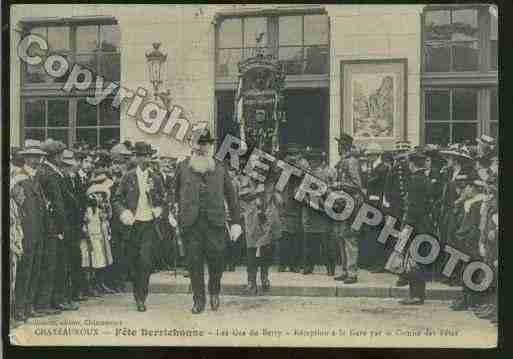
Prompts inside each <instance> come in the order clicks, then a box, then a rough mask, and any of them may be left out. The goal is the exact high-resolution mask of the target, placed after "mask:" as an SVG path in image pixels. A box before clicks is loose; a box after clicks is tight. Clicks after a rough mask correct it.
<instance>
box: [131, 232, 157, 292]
mask: <svg viewBox="0 0 513 359" xmlns="http://www.w3.org/2000/svg"><path fill="white" fill-rule="evenodd" d="M153 226H154V223H153V222H144V223H137V222H136V223H135V224H134V229H133V230H134V238H133V241H134V243H133V245H134V247H135V249H136V253H135V258H134V273H133V283H134V297H135V299H136V300H139V301H142V302H144V301H145V300H146V298H147V296H148V287H149V282H150V276H151V272H152V270H153V264H154V263H153V259H154V243H155V229H154V228H153Z"/></svg>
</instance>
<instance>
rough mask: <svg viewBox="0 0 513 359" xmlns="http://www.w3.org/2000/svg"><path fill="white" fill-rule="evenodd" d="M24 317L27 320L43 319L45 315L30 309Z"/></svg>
mask: <svg viewBox="0 0 513 359" xmlns="http://www.w3.org/2000/svg"><path fill="white" fill-rule="evenodd" d="M25 316H26V317H27V318H41V317H44V316H45V314H44V313H42V312H40V311H38V310H34V309H31V310H29V311H28V312H26V313H25Z"/></svg>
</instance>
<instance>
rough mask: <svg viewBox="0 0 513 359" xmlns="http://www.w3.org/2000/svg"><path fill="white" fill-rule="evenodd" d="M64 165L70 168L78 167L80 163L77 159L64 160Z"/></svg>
mask: <svg viewBox="0 0 513 359" xmlns="http://www.w3.org/2000/svg"><path fill="white" fill-rule="evenodd" d="M62 163H64V164H67V165H68V166H78V162H77V161H76V160H75V159H71V160H62Z"/></svg>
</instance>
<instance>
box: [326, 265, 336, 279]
mask: <svg viewBox="0 0 513 359" xmlns="http://www.w3.org/2000/svg"><path fill="white" fill-rule="evenodd" d="M326 274H327V275H328V277H333V276H334V275H335V266H334V265H331V264H328V265H327V266H326Z"/></svg>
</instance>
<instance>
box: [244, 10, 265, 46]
mask: <svg viewBox="0 0 513 359" xmlns="http://www.w3.org/2000/svg"><path fill="white" fill-rule="evenodd" d="M262 33H263V35H262ZM257 37H258V38H260V37H261V41H260V46H267V39H268V34H267V18H265V17H249V18H246V19H244V47H255V46H256V39H257Z"/></svg>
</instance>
